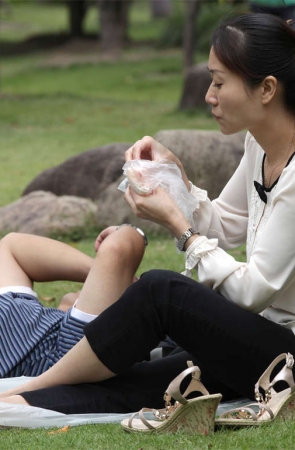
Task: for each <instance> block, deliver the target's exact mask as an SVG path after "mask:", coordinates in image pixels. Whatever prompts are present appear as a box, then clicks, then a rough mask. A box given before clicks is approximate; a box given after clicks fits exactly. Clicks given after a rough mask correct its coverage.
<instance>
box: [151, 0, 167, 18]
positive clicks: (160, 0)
mask: <svg viewBox="0 0 295 450" xmlns="http://www.w3.org/2000/svg"><path fill="white" fill-rule="evenodd" d="M150 6H151V14H152V17H153V18H154V19H157V18H159V17H168V16H169V15H170V14H171V12H172V3H171V0H150Z"/></svg>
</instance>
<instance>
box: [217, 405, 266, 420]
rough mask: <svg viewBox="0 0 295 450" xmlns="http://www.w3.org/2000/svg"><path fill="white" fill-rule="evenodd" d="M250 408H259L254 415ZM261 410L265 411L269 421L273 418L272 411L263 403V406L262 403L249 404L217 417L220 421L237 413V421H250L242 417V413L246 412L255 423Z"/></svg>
mask: <svg viewBox="0 0 295 450" xmlns="http://www.w3.org/2000/svg"><path fill="white" fill-rule="evenodd" d="M251 406H258V407H259V412H258V413H256V412H255V411H254V409H252V408H251ZM262 410H265V411H267V412H268V414H269V415H270V418H271V419H273V418H274V413H273V412H272V410H271V409H270V408H269V407H268V406H267V405H265V404H264V403H263V404H262V403H249V404H248V405H245V406H242V407H241V408H234V409H230V410H229V411H226V412H224V413H222V414H221V415H220V416H219V418H220V419H222V418H228V417H229V416H230V415H232V414H235V413H237V414H236V416H237V420H239V419H243V420H245V419H250V418H249V417H246V418H245V417H244V414H243V413H244V412H247V413H248V414H250V416H251V419H252V420H253V421H255V422H256V421H257V420H258V418H259V413H260V412H261V411H262Z"/></svg>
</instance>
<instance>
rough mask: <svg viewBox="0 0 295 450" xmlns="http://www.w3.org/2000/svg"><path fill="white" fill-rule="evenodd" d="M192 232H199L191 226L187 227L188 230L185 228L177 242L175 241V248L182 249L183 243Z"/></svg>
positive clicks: (181, 250)
mask: <svg viewBox="0 0 295 450" xmlns="http://www.w3.org/2000/svg"><path fill="white" fill-rule="evenodd" d="M194 234H200V233H198V232H197V231H194V230H193V229H192V228H189V229H188V230H186V231H185V232H184V233H183V235H182V236H181V237H180V238H179V240H178V242H177V248H178V250H179V251H180V252H183V251H184V245H185V243H186V241H187V240H188V239H189V238H190V237H191V236H193V235H194Z"/></svg>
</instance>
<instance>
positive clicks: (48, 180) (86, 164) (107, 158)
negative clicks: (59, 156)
mask: <svg viewBox="0 0 295 450" xmlns="http://www.w3.org/2000/svg"><path fill="white" fill-rule="evenodd" d="M131 145H132V144H128V143H122V142H121V143H114V144H109V145H105V146H103V147H99V148H95V149H92V150H88V151H86V152H83V153H80V154H79V155H76V156H73V157H71V158H69V159H67V160H66V161H65V162H63V163H62V164H60V165H58V166H55V167H52V168H50V169H47V170H44V171H43V172H41V173H40V174H39V175H38V176H37V177H36V178H35V179H34V180H33V181H32V182H31V183H30V184H29V185H28V186H27V187H26V188H25V190H24V191H23V194H22V195H27V194H29V193H30V192H33V191H40V190H41V191H49V192H52V193H54V194H56V195H74V196H77V197H85V198H90V199H92V200H95V199H97V198H98V197H99V196H100V195H101V193H102V192H103V190H104V189H105V188H106V187H107V186H108V185H109V184H110V183H112V182H113V181H115V180H116V179H117V178H118V177H119V176H120V175H121V174H122V166H123V164H124V152H125V151H126V150H127V149H128V148H129V147H130V146H131Z"/></svg>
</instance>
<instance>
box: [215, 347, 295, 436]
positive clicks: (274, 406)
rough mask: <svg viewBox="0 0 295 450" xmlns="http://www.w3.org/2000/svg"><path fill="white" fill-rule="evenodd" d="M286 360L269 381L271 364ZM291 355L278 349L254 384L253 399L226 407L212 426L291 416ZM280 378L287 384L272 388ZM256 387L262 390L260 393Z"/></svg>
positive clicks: (294, 392)
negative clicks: (276, 355)
mask: <svg viewBox="0 0 295 450" xmlns="http://www.w3.org/2000/svg"><path fill="white" fill-rule="evenodd" d="M284 359H285V360H286V364H285V366H284V367H283V368H282V370H281V371H280V372H279V373H278V374H277V375H276V376H275V377H274V378H273V380H272V381H270V377H271V373H272V371H273V369H274V368H275V366H276V365H277V364H278V363H279V362H281V361H282V360H284ZM293 366H294V358H293V356H292V355H291V354H290V353H282V354H281V355H279V356H278V357H277V358H275V359H274V361H273V362H272V363H271V364H270V366H269V367H268V368H267V369H266V371H265V372H264V373H263V374H262V376H261V377H260V378H259V380H258V382H257V383H256V385H255V399H256V401H257V403H250V404H248V405H246V406H243V407H241V408H236V409H232V410H230V411H227V412H225V413H223V414H221V416H220V417H219V418H217V419H216V421H215V424H216V426H217V427H218V426H228V427H247V426H260V425H263V424H267V423H270V422H273V421H274V420H286V419H295V382H294V378H293V371H292V369H293ZM279 381H284V382H286V383H287V384H288V386H289V387H288V388H287V389H285V390H283V391H279V392H277V391H275V389H274V386H275V384H276V383H277V382H279ZM260 388H262V389H263V390H264V395H262V394H261V392H260Z"/></svg>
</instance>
